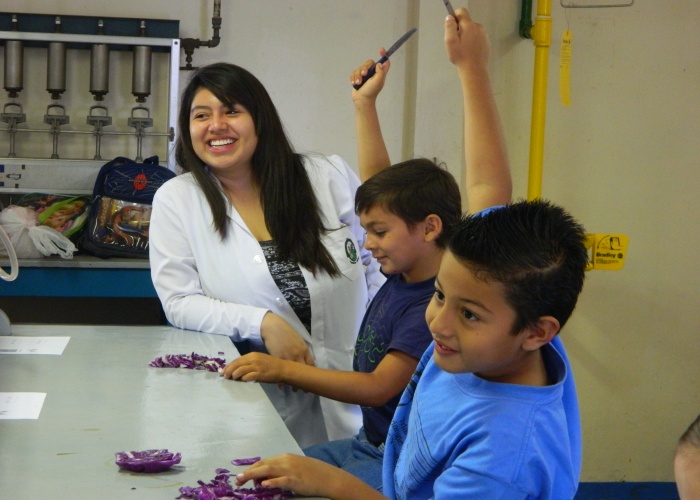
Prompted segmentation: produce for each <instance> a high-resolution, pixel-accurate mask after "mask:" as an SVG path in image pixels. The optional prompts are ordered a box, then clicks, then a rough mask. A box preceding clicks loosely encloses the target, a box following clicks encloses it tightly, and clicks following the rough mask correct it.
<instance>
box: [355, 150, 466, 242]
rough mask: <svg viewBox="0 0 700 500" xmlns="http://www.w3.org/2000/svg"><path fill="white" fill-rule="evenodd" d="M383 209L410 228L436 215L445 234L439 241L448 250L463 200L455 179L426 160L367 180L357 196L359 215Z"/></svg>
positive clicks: (396, 166) (404, 165)
mask: <svg viewBox="0 0 700 500" xmlns="http://www.w3.org/2000/svg"><path fill="white" fill-rule="evenodd" d="M376 206H381V207H382V208H383V209H384V210H386V211H387V212H390V213H392V214H394V215H396V216H397V217H399V218H401V219H402V220H403V221H404V222H405V223H406V224H407V225H408V227H409V228H410V227H413V226H414V225H415V224H417V223H419V222H421V221H423V220H425V218H426V217H427V216H428V215H431V214H435V215H437V216H438V217H440V219H441V220H442V224H443V231H442V234H441V235H440V236H439V237H438V238H437V240H436V243H437V245H438V246H439V247H444V246H445V244H446V243H447V238H448V234H449V230H450V228H451V227H452V226H453V225H454V224H455V223H457V222H458V221H459V220H460V218H461V216H462V199H461V196H460V193H459V186H458V185H457V181H455V178H454V177H453V176H452V174H450V173H449V172H448V171H447V170H445V169H444V168H442V167H440V166H438V165H436V164H435V163H434V162H432V161H430V160H427V159H425V158H416V159H413V160H408V161H404V162H401V163H397V164H396V165H392V166H391V167H388V168H386V169H384V170H382V171H381V172H379V173H377V174H375V175H373V176H372V177H370V178H369V179H368V180H367V181H365V182H364V183H363V184H362V185H361V186H360V187H359V189H358V190H357V193H356V195H355V212H357V213H358V214H362V213H364V212H368V211H369V210H371V209H372V208H374V207H376Z"/></svg>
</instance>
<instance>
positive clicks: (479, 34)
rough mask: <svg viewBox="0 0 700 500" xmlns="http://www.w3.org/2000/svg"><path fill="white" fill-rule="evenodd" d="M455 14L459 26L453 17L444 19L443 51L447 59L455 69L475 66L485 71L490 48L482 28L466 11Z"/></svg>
mask: <svg viewBox="0 0 700 500" xmlns="http://www.w3.org/2000/svg"><path fill="white" fill-rule="evenodd" d="M455 14H456V16H457V19H458V20H459V26H458V25H457V21H455V18H454V17H452V16H447V17H446V18H445V50H446V51H447V57H448V59H449V60H450V62H451V63H452V64H454V65H456V66H457V67H463V66H465V65H476V66H480V67H481V69H486V67H487V66H488V58H489V52H490V50H491V47H490V44H489V39H488V36H487V34H486V31H485V30H484V27H483V26H482V25H480V24H477V23H475V22H474V21H472V19H471V17H469V12H467V9H464V8H461V9H457V10H456V11H455Z"/></svg>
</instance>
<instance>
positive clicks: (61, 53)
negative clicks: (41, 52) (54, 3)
mask: <svg viewBox="0 0 700 500" xmlns="http://www.w3.org/2000/svg"><path fill="white" fill-rule="evenodd" d="M60 32H61V17H60V16H56V33H60ZM47 61H48V62H47V68H46V90H47V91H48V92H49V93H50V94H51V98H52V99H59V98H60V97H61V94H62V93H63V92H65V91H66V44H65V42H49V49H48V58H47Z"/></svg>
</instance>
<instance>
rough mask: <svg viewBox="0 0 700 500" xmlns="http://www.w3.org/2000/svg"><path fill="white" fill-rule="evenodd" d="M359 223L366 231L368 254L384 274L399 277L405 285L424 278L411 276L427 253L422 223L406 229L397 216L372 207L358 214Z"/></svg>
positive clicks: (380, 208) (378, 207)
mask: <svg viewBox="0 0 700 500" xmlns="http://www.w3.org/2000/svg"><path fill="white" fill-rule="evenodd" d="M360 224H362V227H363V228H365V231H367V238H366V240H365V248H366V249H367V250H369V251H370V252H372V257H374V258H375V259H377V262H379V264H380V265H381V266H382V272H384V274H402V275H403V276H404V279H405V281H406V282H409V283H411V282H415V281H422V279H424V278H422V277H420V278H418V277H415V276H413V271H415V270H416V269H419V267H420V264H421V263H422V261H423V259H424V256H425V254H426V252H427V250H428V247H427V246H426V244H425V239H424V235H425V230H424V227H423V226H424V223H421V222H419V223H416V224H415V225H414V226H413V227H409V226H408V224H406V222H405V221H404V220H403V219H402V218H401V217H399V216H397V215H395V214H393V213H391V212H388V211H386V210H384V208H382V207H381V206H374V207H372V208H371V209H369V210H367V211H366V212H362V213H360ZM434 275H435V274H434V273H433V274H432V275H431V276H434Z"/></svg>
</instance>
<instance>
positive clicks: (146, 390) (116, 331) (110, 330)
mask: <svg viewBox="0 0 700 500" xmlns="http://www.w3.org/2000/svg"><path fill="white" fill-rule="evenodd" d="M77 307H79V305H78V306H77ZM12 332H13V335H15V336H69V337H70V341H69V342H68V345H67V346H66V348H65V350H64V352H63V354H62V355H61V356H54V355H15V354H3V355H0V392H45V393H46V399H45V401H44V405H43V408H42V410H41V414H40V416H39V418H38V419H37V420H0V497H2V498H12V499H32V500H34V499H40V498H61V497H66V498H85V499H92V498H94V499H97V498H99V499H129V500H137V499H149V500H151V499H161V498H162V499H174V498H175V497H177V496H178V495H179V492H178V488H179V487H180V486H196V485H197V480H199V479H201V480H204V481H206V482H208V481H209V480H210V479H212V478H213V477H214V475H215V472H214V470H215V469H216V468H217V467H224V468H227V469H229V470H230V471H232V472H237V471H238V470H242V468H238V467H235V466H233V465H231V463H230V461H231V460H232V459H233V458H243V457H252V456H263V457H265V456H270V455H275V454H279V453H284V452H293V453H301V450H300V448H299V446H298V445H297V443H296V442H295V441H294V439H293V438H292V436H291V434H290V433H289V432H288V431H287V428H286V427H285V426H284V423H283V422H282V420H281V419H280V417H279V415H278V414H277V412H276V411H275V410H274V408H273V407H272V404H271V403H270V401H269V400H268V399H267V397H266V396H265V394H264V392H263V390H262V389H261V387H260V386H259V385H258V384H255V383H243V382H234V381H230V380H225V379H223V378H222V377H220V376H219V374H218V373H212V372H205V371H199V370H188V369H183V368H177V369H175V368H152V367H149V366H148V365H149V363H150V362H151V361H152V360H153V359H155V358H156V357H158V356H162V355H164V354H191V353H192V352H196V353H197V354H202V355H207V356H210V357H222V358H225V359H226V360H227V361H230V360H232V359H234V358H235V357H236V356H238V353H237V351H236V349H235V347H234V346H233V344H232V343H231V341H230V340H229V339H228V338H227V337H223V336H219V335H210V334H203V333H198V332H192V331H183V330H178V329H175V328H170V327H159V326H150V327H117V326H77V325H60V326H58V325H36V326H35V325H13V326H12ZM220 353H223V354H220ZM154 448H167V449H168V450H170V451H172V452H180V453H182V462H181V463H180V464H179V465H177V466H174V467H173V468H172V469H171V470H170V471H166V472H162V473H157V474H143V473H132V472H126V471H122V470H120V469H119V468H118V466H117V465H116V464H115V463H114V453H115V452H118V451H132V450H135V451H138V450H146V449H154Z"/></svg>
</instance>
